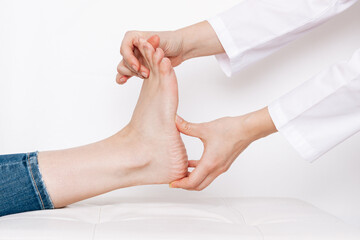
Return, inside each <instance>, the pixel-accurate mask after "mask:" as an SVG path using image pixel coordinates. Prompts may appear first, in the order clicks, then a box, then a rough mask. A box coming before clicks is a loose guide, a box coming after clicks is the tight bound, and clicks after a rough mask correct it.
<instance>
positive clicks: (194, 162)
mask: <svg viewBox="0 0 360 240" xmlns="http://www.w3.org/2000/svg"><path fill="white" fill-rule="evenodd" d="M198 164H199V161H198V160H189V162H188V167H190V168H196V167H197V166H198Z"/></svg>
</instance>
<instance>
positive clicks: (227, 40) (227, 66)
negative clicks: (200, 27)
mask: <svg viewBox="0 0 360 240" xmlns="http://www.w3.org/2000/svg"><path fill="white" fill-rule="evenodd" d="M207 21H208V22H209V24H210V25H211V27H212V28H213V29H214V31H215V33H216V35H217V37H218V38H219V41H220V43H221V45H222V46H223V48H224V50H225V53H222V54H217V55H215V57H216V59H217V61H218V63H219V65H220V67H221V69H222V70H223V71H224V73H225V75H226V76H228V77H231V75H232V74H233V71H232V64H231V58H232V56H231V54H232V55H234V54H235V55H236V54H237V52H238V48H237V46H236V44H235V42H234V41H233V39H232V37H231V34H230V32H229V30H228V29H227V28H226V26H225V24H224V22H223V21H222V20H221V18H220V17H219V16H216V17H213V18H210V19H208V20H207Z"/></svg>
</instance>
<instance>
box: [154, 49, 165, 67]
mask: <svg viewBox="0 0 360 240" xmlns="http://www.w3.org/2000/svg"><path fill="white" fill-rule="evenodd" d="M164 56H165V54H164V51H163V50H162V49H161V48H157V49H156V51H155V54H154V56H153V62H154V64H156V65H159V64H160V62H161V60H162V59H163V58H164Z"/></svg>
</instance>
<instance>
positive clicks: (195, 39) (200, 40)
mask: <svg viewBox="0 0 360 240" xmlns="http://www.w3.org/2000/svg"><path fill="white" fill-rule="evenodd" d="M176 34H178V35H179V37H180V38H181V39H182V41H183V60H184V61H185V60H188V59H191V58H195V57H202V56H210V55H215V54H220V53H224V48H223V47H222V45H221V43H220V41H219V39H218V37H217V35H216V33H215V31H214V30H213V28H212V27H211V25H210V24H209V23H208V22H207V21H203V22H199V23H196V24H194V25H191V26H188V27H185V28H182V29H179V30H177V31H176Z"/></svg>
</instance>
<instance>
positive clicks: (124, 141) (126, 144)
mask: <svg viewBox="0 0 360 240" xmlns="http://www.w3.org/2000/svg"><path fill="white" fill-rule="evenodd" d="M104 141H106V144H107V145H108V146H109V154H110V155H112V156H113V161H112V163H111V164H113V169H114V174H115V176H116V177H117V178H119V184H120V186H119V188H123V187H130V186H136V185H143V184H148V182H147V179H146V170H147V169H148V166H149V165H150V163H151V152H150V151H149V149H148V148H149V146H146V144H143V141H142V140H141V136H139V134H137V133H136V131H135V130H134V129H132V128H131V126H129V125H128V126H126V127H125V128H124V129H122V130H121V131H119V132H118V133H116V134H115V135H113V136H112V137H110V138H108V139H106V140H104Z"/></svg>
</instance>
